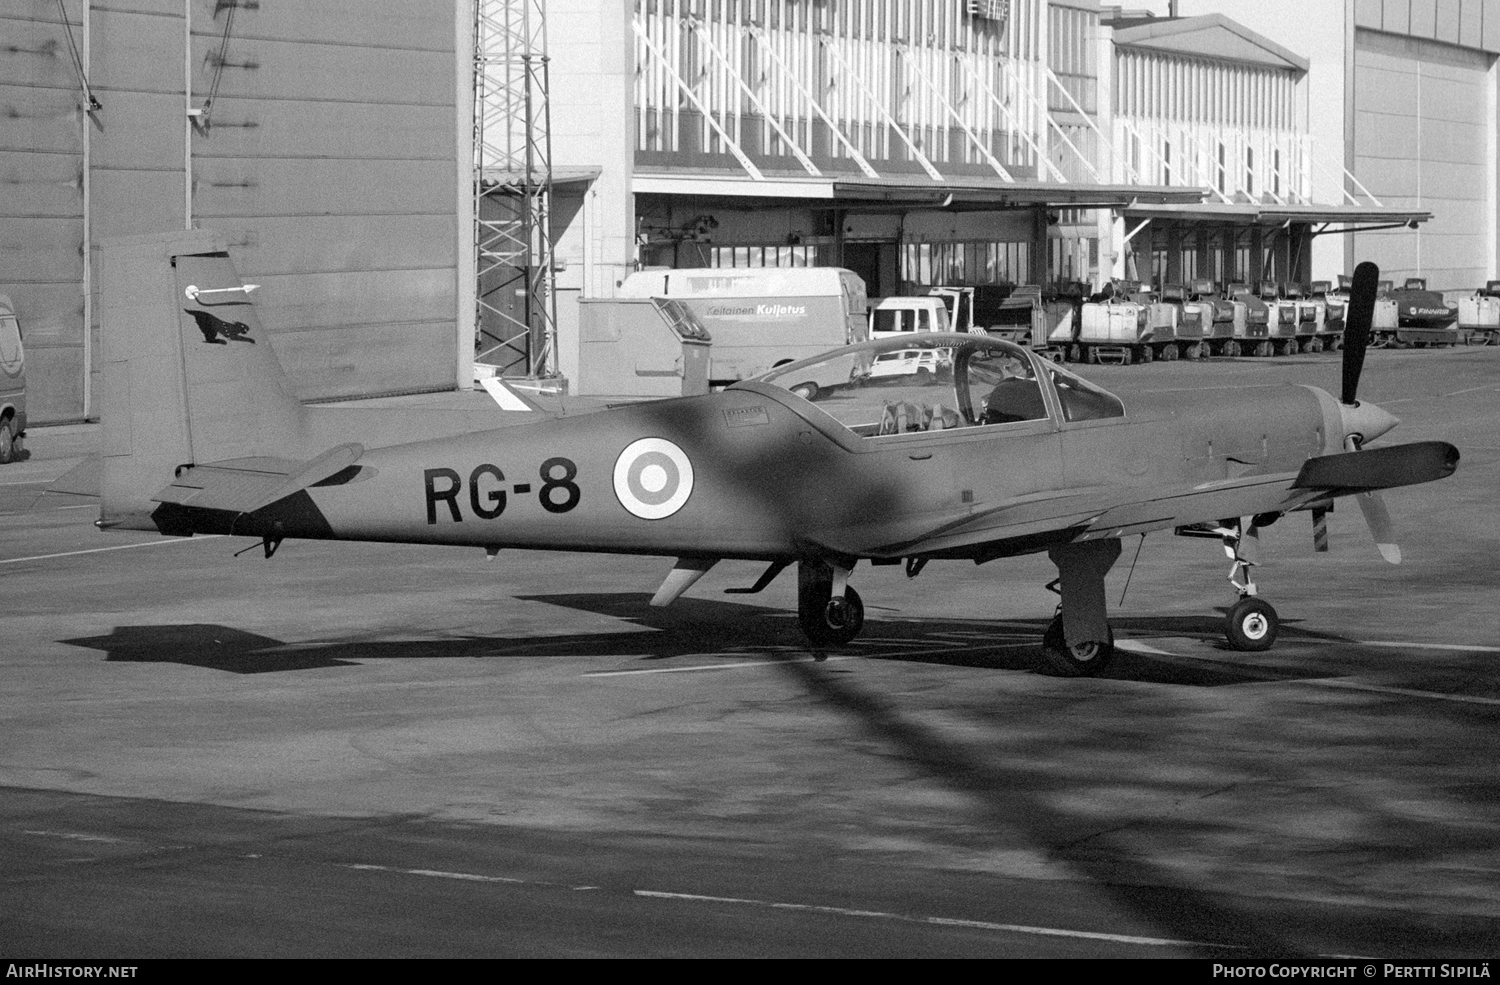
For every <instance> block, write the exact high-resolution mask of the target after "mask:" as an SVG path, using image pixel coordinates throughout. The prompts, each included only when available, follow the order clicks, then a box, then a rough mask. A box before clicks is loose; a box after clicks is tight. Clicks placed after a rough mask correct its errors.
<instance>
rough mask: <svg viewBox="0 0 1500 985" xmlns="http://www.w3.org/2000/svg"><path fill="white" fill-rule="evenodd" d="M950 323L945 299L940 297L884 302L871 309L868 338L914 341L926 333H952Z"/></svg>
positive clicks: (887, 299) (902, 298)
mask: <svg viewBox="0 0 1500 985" xmlns="http://www.w3.org/2000/svg"><path fill="white" fill-rule="evenodd" d="M952 325H953V321H952V318H951V317H950V315H949V313H948V305H947V299H945V298H941V297H925V298H906V297H892V298H884V299H882V300H881V302H880V303H879V304H877V305H875V307H873V308H871V309H870V338H871V339H872V340H874V339H891V338H903V337H916V336H917V335H920V334H922V333H925V332H951V331H953V327H952Z"/></svg>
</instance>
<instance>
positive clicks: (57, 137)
mask: <svg viewBox="0 0 1500 985" xmlns="http://www.w3.org/2000/svg"><path fill="white" fill-rule="evenodd" d="M68 10H69V12H70V13H71V14H72V15H73V17H74V22H73V24H72V32H73V36H74V39H75V41H76V42H77V43H78V44H79V46H80V48H81V45H82V27H83V24H82V18H81V10H82V6H81V3H80V2H79V0H72V2H71V3H70V4H69V5H68ZM81 98H82V97H81V95H80V91H79V82H78V74H77V71H76V70H75V68H74V63H73V55H72V48H71V46H70V44H69V42H68V32H67V31H65V30H64V29H63V22H62V17H61V15H60V14H59V9H58V4H57V2H56V0H0V291H5V292H7V293H9V294H10V296H11V299H12V300H13V301H14V302H15V304H16V313H17V315H18V316H19V318H20V322H21V330H22V332H23V333H24V334H25V337H26V350H27V367H26V375H27V389H28V391H29V392H28V399H27V411H28V414H29V416H30V418H31V420H32V421H33V422H34V423H35V422H42V421H48V420H66V419H73V420H77V419H79V418H81V417H82V416H83V381H84V344H83V331H84V292H83V277H84V273H83V258H84V246H83V244H84V232H83V148H84V127H85V126H87V125H88V123H87V120H86V118H85V117H84V115H83V112H82V109H81Z"/></svg>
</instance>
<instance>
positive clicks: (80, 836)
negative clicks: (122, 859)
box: [21, 828, 141, 845]
mask: <svg viewBox="0 0 1500 985" xmlns="http://www.w3.org/2000/svg"><path fill="white" fill-rule="evenodd" d="M21 833H22V834H28V835H36V836H37V837H39V838H65V839H67V840H68V841H98V842H103V843H104V844H106V845H139V844H141V842H138V841H136V840H134V839H132V838H111V837H109V836H108V835H91V834H84V833H82V832H78V831H32V830H30V829H29V828H23V829H22V831H21Z"/></svg>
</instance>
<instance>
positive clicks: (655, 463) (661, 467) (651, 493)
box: [615, 438, 693, 520]
mask: <svg viewBox="0 0 1500 985" xmlns="http://www.w3.org/2000/svg"><path fill="white" fill-rule="evenodd" d="M692 494H693V463H692V462H690V461H688V457H687V455H685V454H683V451H682V449H681V448H678V447H677V446H676V445H674V444H672V442H670V441H668V440H666V439H665V438H642V439H640V440H639V441H633V442H631V443H630V445H629V446H628V447H627V448H626V449H625V450H624V451H622V452H620V457H619V458H617V459H615V498H617V499H618V500H619V501H620V505H621V506H623V507H625V508H626V509H627V510H629V511H630V512H631V513H633V514H635V515H636V516H638V517H640V518H641V519H642V520H660V519H662V518H664V517H669V516H671V515H672V514H673V513H676V512H677V511H678V510H680V509H682V506H683V504H684V503H686V502H687V501H688V497H689V496H691V495H692Z"/></svg>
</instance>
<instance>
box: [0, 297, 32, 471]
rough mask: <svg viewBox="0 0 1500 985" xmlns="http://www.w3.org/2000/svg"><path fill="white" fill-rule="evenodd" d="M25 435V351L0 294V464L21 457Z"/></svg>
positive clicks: (7, 300) (5, 299)
mask: <svg viewBox="0 0 1500 985" xmlns="http://www.w3.org/2000/svg"><path fill="white" fill-rule="evenodd" d="M25 438H26V352H25V350H23V349H22V348H21V326H20V325H19V324H18V323H17V322H16V309H15V308H13V307H11V303H10V298H9V297H7V296H6V295H4V294H0V465H3V464H5V463H7V462H13V461H15V460H16V459H17V458H20V457H21V450H22V447H23V442H24V441H25Z"/></svg>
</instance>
